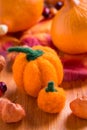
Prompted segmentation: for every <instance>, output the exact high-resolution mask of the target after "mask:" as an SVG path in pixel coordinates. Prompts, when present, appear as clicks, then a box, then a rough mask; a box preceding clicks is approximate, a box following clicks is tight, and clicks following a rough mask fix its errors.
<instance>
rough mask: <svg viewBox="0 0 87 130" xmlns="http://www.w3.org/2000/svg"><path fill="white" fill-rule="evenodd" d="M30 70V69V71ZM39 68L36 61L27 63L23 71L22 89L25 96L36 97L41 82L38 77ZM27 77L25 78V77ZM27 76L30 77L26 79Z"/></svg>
mask: <svg viewBox="0 0 87 130" xmlns="http://www.w3.org/2000/svg"><path fill="white" fill-rule="evenodd" d="M31 68H32V69H31ZM39 73H40V71H39V68H38V65H37V61H36V60H35V61H30V62H28V64H27V66H26V68H25V70H24V78H23V80H24V89H25V91H26V93H27V94H29V95H31V96H33V97H37V95H38V92H39V91H40V89H41V81H40V76H39ZM26 75H27V76H26ZM28 75H30V76H29V77H28ZM32 79H33V81H32Z"/></svg>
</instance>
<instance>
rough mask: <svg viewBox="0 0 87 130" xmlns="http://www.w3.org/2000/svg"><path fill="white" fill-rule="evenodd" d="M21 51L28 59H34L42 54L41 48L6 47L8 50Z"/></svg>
mask: <svg viewBox="0 0 87 130" xmlns="http://www.w3.org/2000/svg"><path fill="white" fill-rule="evenodd" d="M14 51H15V52H23V53H25V54H26V58H27V60H28V61H30V60H35V59H36V58H38V57H39V56H42V55H43V53H44V52H43V51H42V50H33V49H32V48H24V47H11V48H9V49H8V52H14Z"/></svg>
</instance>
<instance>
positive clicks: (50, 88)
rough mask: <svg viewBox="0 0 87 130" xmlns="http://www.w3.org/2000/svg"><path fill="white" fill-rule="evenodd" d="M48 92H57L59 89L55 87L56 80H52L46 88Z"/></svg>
mask: <svg viewBox="0 0 87 130" xmlns="http://www.w3.org/2000/svg"><path fill="white" fill-rule="evenodd" d="M45 90H46V92H56V91H57V90H56V89H55V87H54V82H52V81H50V82H49V83H48V87H47V88H46V89H45Z"/></svg>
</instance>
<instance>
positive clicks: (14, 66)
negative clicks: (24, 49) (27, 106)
mask: <svg viewBox="0 0 87 130" xmlns="http://www.w3.org/2000/svg"><path fill="white" fill-rule="evenodd" d="M23 55H24V54H19V55H18V57H17V58H16V60H15V63H14V64H13V68H12V69H13V77H14V78H15V81H16V82H17V85H18V87H19V88H23V90H24V82H23V71H24V69H25V67H26V65H27V62H25V63H24V62H23V63H24V65H23V64H22V65H23V67H22V69H21V72H20V71H19V69H17V65H18V66H20V63H21V62H22V60H24V56H23ZM20 56H21V57H20ZM22 56H23V58H22ZM19 59H20V61H21V62H20V63H19ZM19 68H20V67H19ZM14 69H15V71H14ZM17 73H18V74H20V75H21V80H22V84H21V83H19V80H18V79H19V75H17ZM17 77H18V78H17Z"/></svg>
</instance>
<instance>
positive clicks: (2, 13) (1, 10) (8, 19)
mask: <svg viewBox="0 0 87 130" xmlns="http://www.w3.org/2000/svg"><path fill="white" fill-rule="evenodd" d="M43 4H44V2H43V0H0V24H2V25H6V26H7V27H8V31H9V32H16V31H21V30H24V29H27V28H29V27H31V26H32V25H33V24H35V23H36V22H37V21H38V19H39V18H40V16H41V14H42V11H43ZM6 26H4V28H5V29H6V30H7V28H6Z"/></svg>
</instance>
